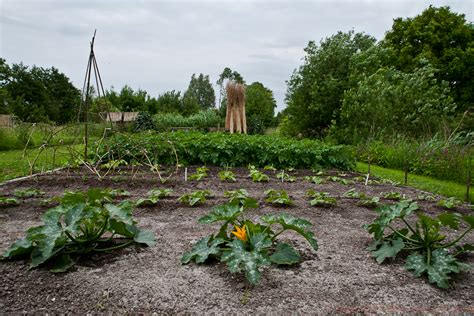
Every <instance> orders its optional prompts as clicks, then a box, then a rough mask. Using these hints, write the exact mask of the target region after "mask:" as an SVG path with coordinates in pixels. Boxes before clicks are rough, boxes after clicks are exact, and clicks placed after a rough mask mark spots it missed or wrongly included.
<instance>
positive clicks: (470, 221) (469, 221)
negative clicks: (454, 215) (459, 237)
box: [462, 215, 474, 229]
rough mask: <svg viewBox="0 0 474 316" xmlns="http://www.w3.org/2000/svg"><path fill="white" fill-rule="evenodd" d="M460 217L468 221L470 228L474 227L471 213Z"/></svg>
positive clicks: (473, 218)
mask: <svg viewBox="0 0 474 316" xmlns="http://www.w3.org/2000/svg"><path fill="white" fill-rule="evenodd" d="M462 219H463V220H464V221H465V222H466V223H468V224H469V225H470V226H471V228H472V229H474V216H472V215H463V216H462Z"/></svg>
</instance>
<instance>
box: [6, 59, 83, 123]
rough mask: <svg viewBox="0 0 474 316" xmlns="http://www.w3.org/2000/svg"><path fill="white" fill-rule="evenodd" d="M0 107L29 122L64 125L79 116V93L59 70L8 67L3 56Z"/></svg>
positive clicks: (34, 67)
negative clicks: (0, 104)
mask: <svg viewBox="0 0 474 316" xmlns="http://www.w3.org/2000/svg"><path fill="white" fill-rule="evenodd" d="M0 73H1V74H0V102H1V103H2V105H3V106H1V107H0V109H1V111H2V112H8V113H13V114H15V115H16V116H17V117H19V118H20V119H21V120H23V121H26V122H41V121H53V122H56V123H60V124H64V123H66V122H69V121H71V120H73V119H74V118H75V117H76V114H77V111H78V109H79V105H80V92H79V90H78V89H76V88H75V87H74V86H73V84H72V83H71V82H70V80H69V78H68V77H67V76H66V75H64V74H63V73H61V72H59V70H58V69H56V68H54V67H52V68H41V67H36V66H33V67H31V68H28V67H27V66H25V65H23V64H21V63H20V64H13V65H12V66H11V67H9V66H8V65H7V64H6V62H5V60H4V59H0Z"/></svg>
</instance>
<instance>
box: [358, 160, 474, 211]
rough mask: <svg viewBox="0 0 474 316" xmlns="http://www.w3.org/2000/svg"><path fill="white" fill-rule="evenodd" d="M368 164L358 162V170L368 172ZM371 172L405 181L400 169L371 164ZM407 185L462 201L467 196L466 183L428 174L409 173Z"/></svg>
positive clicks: (394, 179) (473, 193)
mask: <svg viewBox="0 0 474 316" xmlns="http://www.w3.org/2000/svg"><path fill="white" fill-rule="evenodd" d="M367 168H368V166H367V164H366V163H362V162H357V167H356V169H357V171H359V172H362V173H367ZM370 171H371V174H372V175H374V176H376V177H380V178H385V179H389V180H392V181H396V182H400V183H404V181H405V174H404V172H403V171H400V170H393V169H388V168H382V167H379V166H375V165H371V166H370ZM407 185H409V186H412V187H415V188H417V189H421V190H424V191H428V192H432V193H436V194H439V195H444V196H447V197H451V196H453V197H455V198H457V199H459V200H461V201H464V200H465V197H466V185H462V184H459V183H456V182H450V181H444V180H437V179H433V178H430V177H426V176H419V175H415V174H408V183H407ZM473 191H474V190H473V188H472V187H471V190H470V194H469V196H470V201H471V202H472V201H474V192H473Z"/></svg>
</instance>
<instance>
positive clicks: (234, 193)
mask: <svg viewBox="0 0 474 316" xmlns="http://www.w3.org/2000/svg"><path fill="white" fill-rule="evenodd" d="M224 196H225V197H227V198H229V203H237V204H241V205H243V203H244V202H245V201H247V200H249V199H250V197H249V193H248V191H247V190H245V189H238V190H231V191H225V192H224ZM252 200H253V199H252Z"/></svg>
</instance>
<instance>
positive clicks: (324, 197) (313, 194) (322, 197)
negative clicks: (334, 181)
mask: <svg viewBox="0 0 474 316" xmlns="http://www.w3.org/2000/svg"><path fill="white" fill-rule="evenodd" d="M306 195H307V196H309V197H310V198H311V201H310V204H311V206H320V207H331V206H335V205H336V204H337V200H336V198H334V197H331V196H329V193H327V192H317V191H315V190H313V189H309V190H308V191H306Z"/></svg>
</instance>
